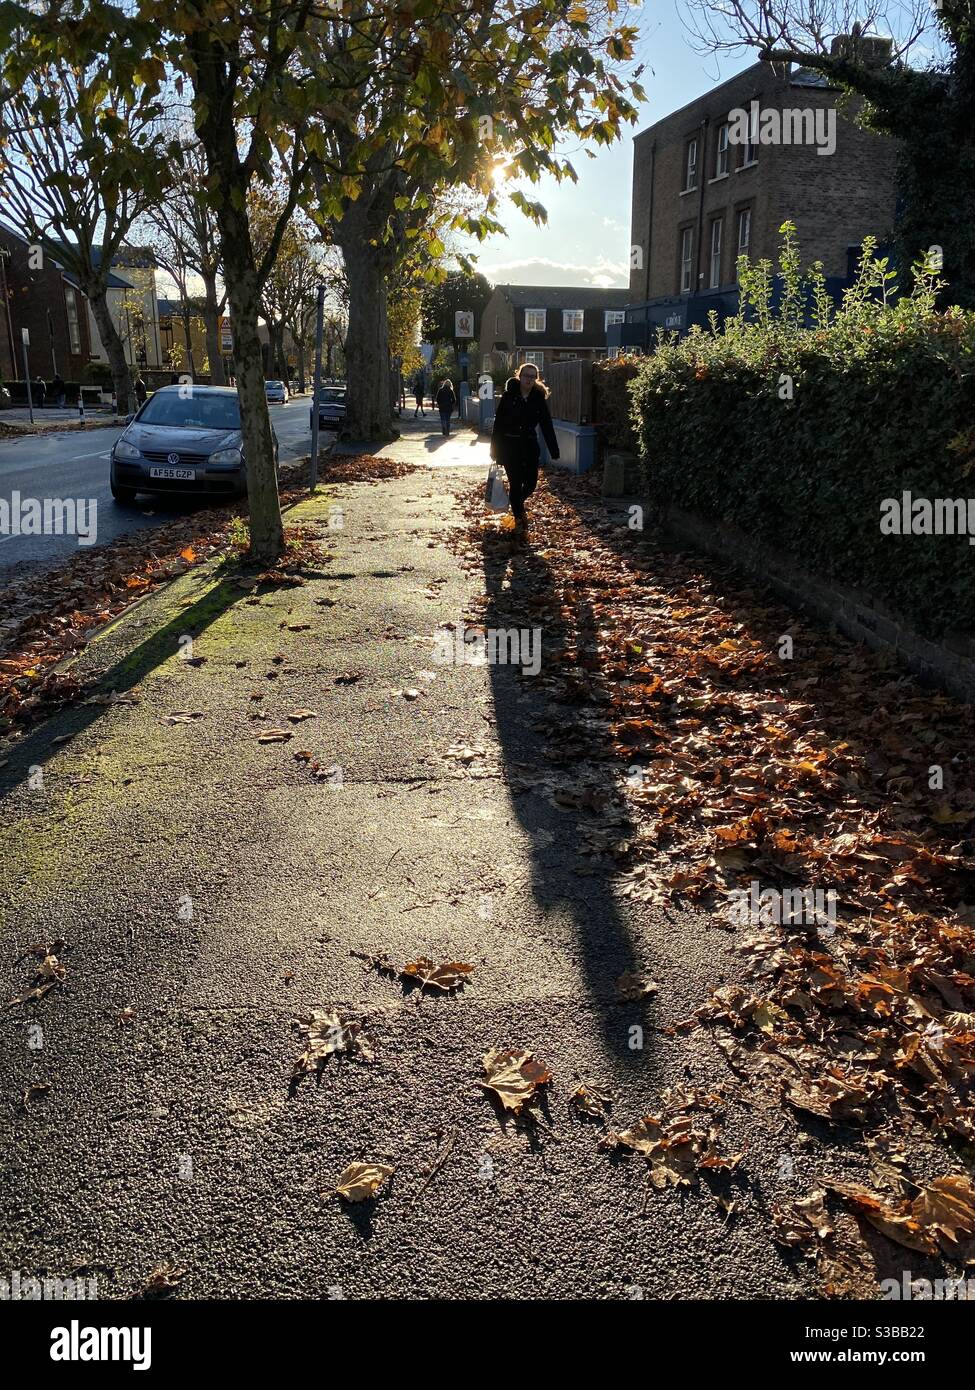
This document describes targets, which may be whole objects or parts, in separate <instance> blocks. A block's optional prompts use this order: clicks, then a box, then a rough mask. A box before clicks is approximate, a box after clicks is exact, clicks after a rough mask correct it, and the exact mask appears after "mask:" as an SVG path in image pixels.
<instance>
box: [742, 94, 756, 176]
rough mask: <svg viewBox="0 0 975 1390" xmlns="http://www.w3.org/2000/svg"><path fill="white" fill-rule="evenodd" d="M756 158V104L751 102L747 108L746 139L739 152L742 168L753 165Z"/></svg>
mask: <svg viewBox="0 0 975 1390" xmlns="http://www.w3.org/2000/svg"><path fill="white" fill-rule="evenodd" d="M757 158H758V102H757V101H753V102H752V103H751V104H750V106H749V108H748V139H747V140H746V142H745V146H744V148H743V150H742V152H741V164H742V168H744V167H745V165H746V164H754V163H755V161H756V159H757Z"/></svg>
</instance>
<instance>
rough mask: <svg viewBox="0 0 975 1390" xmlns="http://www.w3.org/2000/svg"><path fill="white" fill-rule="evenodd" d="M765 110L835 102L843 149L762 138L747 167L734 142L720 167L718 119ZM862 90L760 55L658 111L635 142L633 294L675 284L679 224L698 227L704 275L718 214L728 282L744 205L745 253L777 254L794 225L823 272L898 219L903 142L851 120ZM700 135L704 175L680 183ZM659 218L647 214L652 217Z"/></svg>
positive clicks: (696, 255) (700, 274) (702, 282)
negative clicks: (851, 93) (719, 169)
mask: <svg viewBox="0 0 975 1390" xmlns="http://www.w3.org/2000/svg"><path fill="white" fill-rule="evenodd" d="M753 99H757V100H758V101H759V104H760V108H761V109H762V110H767V109H773V108H774V109H777V110H782V109H783V108H791V109H798V110H806V109H809V110H812V111H815V110H816V109H817V108H828V107H833V108H835V109H836V111H837V118H836V150H835V153H833V154H832V155H820V154H817V152H816V148H815V146H812V145H801V144H796V145H785V144H779V145H775V144H769V145H759V147H758V149H757V161H756V162H755V163H754V164H752V165H750V166H744V167H743V161H744V155H745V149H744V147H743V146H741V145H734V144H732V145H730V146H729V150H728V173H727V174H726V175H725V176H723V177H717V176H716V156H717V139H718V127H719V126H720V125H721V123H722V122H723V121H725V120H726V119H727V117H728V112H729V110H731V109H732V108H741V109H743V110H747V109H748V107H749V104H750V102H751V101H752V100H753ZM858 109H859V107H858V104H857V102H856V101H855V100H853V99H851V98H848V97H846V96H844V95H843V94H842V93H840V92H838V91H832V90H829V89H824V88H821V87H811V86H806V85H802V84H801V83H799V82H794V81H792V80H789V79H786V78H785V77H783V76H782V75H781V69H775V68H773V67H772V66H771V65H770V64H768V63H756V64H754V65H753V66H752V67H750V68H747V69H746V70H745V71H744V72H742V73H739V74H738V75H737V76H736V77H733V78H731V79H730V80H729V81H727V82H723V83H721V84H720V85H719V86H717V87H715V88H713V89H712V90H711V91H710V92H708V93H706V94H705V95H704V96H702V97H700V98H699V99H698V100H696V101H694V102H691V103H690V104H689V105H688V106H685V107H683V108H682V109H681V110H680V111H676V112H674V113H673V115H670V116H667V117H665V118H664V120H662V121H658V122H656V124H655V125H652V126H650V127H649V128H648V129H647V130H645V131H643V132H642V133H641V134H640V135H638V136H637V137H636V139H635V140H634V142H633V207H632V223H631V242H632V244H633V245H634V246H639V247H640V248H641V252H642V260H643V264H642V267H641V266H637V267H634V268H632V269H631V272H630V297H631V300H632V302H634V303H639V302H641V301H643V300H646V299H651V298H656V297H658V296H662V295H672V294H677V293H679V292H680V278H679V277H680V270H679V259H680V252H679V247H680V234H681V232H682V230H683V229H685V228H689V229H690V230H691V232H692V237H693V242H692V286H691V287H692V288H693V289H706V288H708V286H709V280H710V275H709V268H710V267H709V260H710V224H711V222H712V220H713V219H715V218H716V217H721V218H722V219H723V236H722V251H721V270H720V280H719V283H720V284H732V283H733V282H734V279H735V261H736V258H737V254H738V251H737V244H736V234H737V224H738V214H739V213H740V212H741V211H743V210H745V209H748V210H750V212H751V235H750V240H749V248H748V254H749V256H750V258H751V259H752V260H753V261H754V260H760V259H762V258H763V257H767V258H769V259H770V260H773V261H774V260H775V259H776V256H777V252H778V248H779V242H780V237H779V227H780V226H781V225H782V223H783V222H784V221H786V220H787V219H790V218H791V219H792V220H793V221H794V222H795V223H796V224H797V227H798V233H799V244H800V249H801V252H802V256H803V261H804V263H805V264H809V263H810V262H812V261H814V260H821V261H822V262H823V264H824V267H825V270H826V273H827V274H830V275H845V273H846V269H847V261H846V251H847V246H848V245H851V244H859V242H861V241H862V239H863V237H864V236H866V235H868V234H873V235H875V236H877V237H878V238H880V239H883V238H884V237H885V236H886V235H887V234H888V233H889V232H890V230H891V226H892V223H893V216H894V205H895V164H896V158H897V146H896V142H894V141H892V140H890V139H888V138H886V137H884V136H879V135H874V134H872V133H870V132H868V131H865V130H861V129H860V128H859V127H858V126H857V125H856V124H855V116H856V113H857V110H858ZM691 139H697V141H698V167H697V186H696V188H695V189H694V190H693V191H692V192H685V191H684V185H685V182H686V152H687V144H688V141H689V140H691ZM651 219H652V225H651Z"/></svg>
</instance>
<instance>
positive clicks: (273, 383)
mask: <svg viewBox="0 0 975 1390" xmlns="http://www.w3.org/2000/svg"><path fill="white" fill-rule="evenodd" d="M264 385H265V386H273V387H275V388H278V387H281V386H283V385H284V382H283V381H266V382H265V383H264Z"/></svg>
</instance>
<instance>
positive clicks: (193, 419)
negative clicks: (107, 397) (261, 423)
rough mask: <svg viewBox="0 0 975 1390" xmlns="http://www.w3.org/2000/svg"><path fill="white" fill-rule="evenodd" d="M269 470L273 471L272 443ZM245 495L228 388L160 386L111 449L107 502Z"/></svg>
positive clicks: (233, 400) (236, 417)
mask: <svg viewBox="0 0 975 1390" xmlns="http://www.w3.org/2000/svg"><path fill="white" fill-rule="evenodd" d="M271 437H272V439H273V441H274V465H275V468H276V467H277V466H278V440H277V435H276V434H275V433H274V429H273V427H272V429H271ZM246 491H247V467H246V464H245V462H244V453H243V440H242V438H241V433H240V399H239V397H238V395H237V392H236V391H235V390H234V389H233V388H232V387H230V386H164V387H162V389H161V390H159V391H156V392H154V393H153V395H151V396H150V397H149V399H148V400H147V401H144V402H143V404H142V405H141V406H140V407H139V410H138V411H137V413H136V414H135V415H133V416H132V418H131V420H130V421H129V422H128V424H127V425H126V427H125V430H124V431H123V432H122V434H121V435H120V436H119V438H118V439H117V440H116V441H115V445H114V447H113V449H112V496H113V497H114V498H115V500H116V502H120V503H126V502H134V501H135V497H136V494H137V493H139V492H179V493H188V494H190V495H201V496H202V495H203V494H217V495H222V496H229V497H239V496H240V495H241V494H243V493H245V492H246Z"/></svg>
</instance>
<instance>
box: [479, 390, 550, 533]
mask: <svg viewBox="0 0 975 1390" xmlns="http://www.w3.org/2000/svg"><path fill="white" fill-rule="evenodd" d="M547 397H548V387H547V386H546V385H545V384H544V382H542V381H539V379H538V368H537V367H535V366H533V365H532V364H531V363H530V362H523V363H522V365H521V366H520V367H519V368H518V375H517V376H513V377H511V379H510V380H509V381H507V382H505V387H504V395H503V396H502V397H501V399H500V401H499V402H498V406H497V409H496V411H495V414H494V430H493V431H492V434H491V457H492V458H493V459H495V460H496V461H497V462H498V463H500V464H501V466H502V467H503V469H504V471H505V473H506V474H507V475H508V496H509V498H510V500H511V510H512V512H513V514H514V518H515V531H516V533H517V534H519V535H522V536H523V535H524V534H525V531H526V530H527V525H528V523H527V518H526V517H525V499H526V498H527V497H530V496H531V495H532V493H533V492H534V491H535V487H536V485H537V483H538V460H539V455H540V454H541V450H540V448H539V445H538V435H537V433H536V431H537V430H538V428H539V426H540V427H541V431H542V435H543V437H544V439H545V443H546V444H547V445H548V452H549V456H550V457H551V458H552V459H553V460H555V459H557V458H558V457H559V441H558V440H557V439H556V437H555V430H554V429H553V427H552V416H551V415H550V413H549V408H548V400H547Z"/></svg>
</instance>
